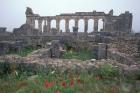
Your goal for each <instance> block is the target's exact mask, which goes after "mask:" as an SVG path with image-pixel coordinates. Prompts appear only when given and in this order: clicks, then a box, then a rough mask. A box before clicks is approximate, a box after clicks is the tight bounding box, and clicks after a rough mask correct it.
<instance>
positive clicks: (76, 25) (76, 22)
mask: <svg viewBox="0 0 140 93" xmlns="http://www.w3.org/2000/svg"><path fill="white" fill-rule="evenodd" d="M75 27H78V19H75Z"/></svg>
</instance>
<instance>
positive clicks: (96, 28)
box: [94, 19, 98, 32]
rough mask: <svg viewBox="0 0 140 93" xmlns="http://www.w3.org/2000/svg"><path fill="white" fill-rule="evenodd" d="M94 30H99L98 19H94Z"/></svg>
mask: <svg viewBox="0 0 140 93" xmlns="http://www.w3.org/2000/svg"><path fill="white" fill-rule="evenodd" d="M94 31H96V32H97V31H98V19H94Z"/></svg>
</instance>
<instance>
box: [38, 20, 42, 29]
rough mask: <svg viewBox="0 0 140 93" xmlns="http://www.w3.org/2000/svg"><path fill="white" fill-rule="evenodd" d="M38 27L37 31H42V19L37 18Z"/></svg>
mask: <svg viewBox="0 0 140 93" xmlns="http://www.w3.org/2000/svg"><path fill="white" fill-rule="evenodd" d="M38 29H39V32H42V20H40V19H39V20H38Z"/></svg>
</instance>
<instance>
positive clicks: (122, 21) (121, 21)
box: [26, 7, 133, 33]
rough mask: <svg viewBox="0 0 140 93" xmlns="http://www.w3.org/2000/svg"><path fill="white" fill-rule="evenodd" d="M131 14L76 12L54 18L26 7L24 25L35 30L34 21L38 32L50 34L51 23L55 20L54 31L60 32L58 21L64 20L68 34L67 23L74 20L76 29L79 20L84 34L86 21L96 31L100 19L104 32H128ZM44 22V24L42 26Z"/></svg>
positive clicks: (86, 26)
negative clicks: (89, 21)
mask: <svg viewBox="0 0 140 93" xmlns="http://www.w3.org/2000/svg"><path fill="white" fill-rule="evenodd" d="M132 17H133V16H132V14H131V13H129V11H126V12H125V13H123V14H120V15H119V16H115V15H113V10H110V11H109V13H108V14H105V13H104V12H96V11H93V12H76V13H66V14H60V15H56V16H40V15H38V14H34V13H33V11H32V9H31V8H29V7H27V10H26V18H27V19H26V23H27V24H30V25H31V26H32V27H33V28H35V25H36V24H35V21H38V30H39V31H40V32H44V33H45V32H50V31H51V28H50V27H51V21H52V20H56V29H57V31H58V32H60V31H61V30H60V21H61V20H63V19H64V20H65V31H66V32H69V31H70V30H69V21H70V20H71V19H74V21H75V27H78V21H79V20H80V19H83V20H84V32H85V33H87V31H88V20H89V19H93V20H94V28H93V31H95V32H97V31H98V21H99V19H102V21H103V29H102V31H105V32H112V31H127V32H130V31H131V29H132ZM42 22H44V24H42Z"/></svg>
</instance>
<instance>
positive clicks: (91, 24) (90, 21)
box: [88, 19, 94, 33]
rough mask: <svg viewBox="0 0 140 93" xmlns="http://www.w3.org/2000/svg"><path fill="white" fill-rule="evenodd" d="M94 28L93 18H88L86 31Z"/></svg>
mask: <svg viewBox="0 0 140 93" xmlns="http://www.w3.org/2000/svg"><path fill="white" fill-rule="evenodd" d="M93 30H94V20H93V19H89V20H88V32H89V33H90V32H93Z"/></svg>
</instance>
